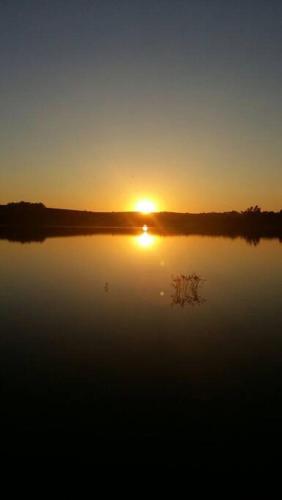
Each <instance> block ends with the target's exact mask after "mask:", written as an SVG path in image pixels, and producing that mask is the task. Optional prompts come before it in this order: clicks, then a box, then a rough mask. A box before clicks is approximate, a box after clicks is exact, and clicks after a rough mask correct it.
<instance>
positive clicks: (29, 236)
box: [0, 202, 282, 243]
mask: <svg viewBox="0 0 282 500" xmlns="http://www.w3.org/2000/svg"><path fill="white" fill-rule="evenodd" d="M144 224H147V225H148V226H149V227H150V228H151V230H152V231H154V232H158V233H160V234H164V235H165V234H207V235H223V236H230V237H236V236H243V237H244V238H246V239H247V240H248V241H250V242H253V243H256V242H257V241H258V240H259V238H260V237H271V238H279V239H280V240H281V239H282V211H280V212H265V211H262V210H261V209H260V208H259V207H258V206H255V207H250V208H248V209H247V210H245V211H243V212H236V211H232V212H223V213H213V212H212V213H199V214H190V213H176V212H158V213H153V214H148V215H144V214H141V213H138V212H90V211H80V210H67V209H58V208H47V207H45V206H44V205H43V204H42V203H27V202H20V203H9V204H7V205H0V237H1V238H8V239H11V240H17V241H43V240H44V239H45V238H46V237H50V236H59V235H68V234H69V235H74V234H93V233H97V232H112V233H117V232H119V233H125V232H132V231H135V230H136V229H137V228H140V227H142V226H143V225H144Z"/></svg>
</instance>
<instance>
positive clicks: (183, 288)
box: [171, 273, 205, 307]
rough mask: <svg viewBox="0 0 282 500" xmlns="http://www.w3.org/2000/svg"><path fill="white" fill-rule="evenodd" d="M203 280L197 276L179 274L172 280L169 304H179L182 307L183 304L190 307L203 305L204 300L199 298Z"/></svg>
mask: <svg viewBox="0 0 282 500" xmlns="http://www.w3.org/2000/svg"><path fill="white" fill-rule="evenodd" d="M204 281H205V280H204V279H203V278H201V277H200V276H199V275H198V274H195V273H194V274H179V275H178V276H176V277H173V278H172V287H173V289H174V290H173V294H172V295H171V299H172V302H171V304H172V305H174V304H179V305H180V306H181V307H184V305H185V304H189V305H191V306H194V305H199V304H203V303H204V302H205V299H204V298H203V297H201V296H200V294H199V288H200V286H202V285H203V283H204Z"/></svg>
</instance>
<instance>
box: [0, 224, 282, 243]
mask: <svg viewBox="0 0 282 500" xmlns="http://www.w3.org/2000/svg"><path fill="white" fill-rule="evenodd" d="M140 229H141V228H140V227H138V226H136V227H69V226H62V227H48V226H47V227H44V226H41V227H33V226H1V225H0V239H2V240H8V241H11V242H19V243H36V242H37V243H43V242H44V241H45V240H46V239H48V238H56V237H68V236H90V235H96V234H109V235H140ZM149 229H150V234H151V235H159V236H164V237H165V236H196V235H198V236H222V237H225V238H231V239H236V238H243V239H244V240H245V241H246V242H247V243H248V244H249V245H253V246H256V245H258V244H259V243H260V241H261V239H277V240H278V241H279V242H280V243H281V242H282V235H280V234H275V233H272V232H271V231H268V232H265V231H263V232H257V231H256V232H254V231H250V232H246V231H244V232H235V233H234V232H232V231H219V230H206V231H205V230H202V229H198V230H196V228H195V229H193V230H191V231H187V230H184V229H181V228H174V229H161V228H154V227H150V228H149Z"/></svg>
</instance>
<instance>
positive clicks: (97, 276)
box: [0, 233, 282, 460]
mask: <svg viewBox="0 0 282 500" xmlns="http://www.w3.org/2000/svg"><path fill="white" fill-rule="evenodd" d="M281 251H282V245H281V243H279V241H278V240H261V241H260V243H259V244H258V245H257V246H254V245H250V244H248V243H247V242H246V241H244V240H242V239H240V238H238V239H235V240H231V239H228V238H221V237H203V236H202V237H201V236H189V237H181V236H177V237H168V236H167V237H159V236H157V235H150V234H146V233H144V234H141V235H139V236H136V235H131V236H125V235H120V236H119V235H117V236H111V235H96V236H84V237H69V238H53V239H48V240H46V241H45V242H44V243H41V244H40V243H29V244H20V243H10V242H8V241H0V276H1V282H0V299H1V301H0V318H1V335H0V370H1V371H0V375H1V420H2V426H1V428H2V441H3V442H5V446H6V448H7V450H11V449H12V451H15V452H21V451H22V452H28V451H29V450H34V449H36V450H37V451H41V452H45V451H47V450H48V449H49V450H50V449H51V450H52V451H53V452H63V451H64V450H68V451H70V450H72V449H74V448H79V449H82V448H85V449H86V448H87V449H88V451H89V449H91V450H92V454H93V456H94V455H95V454H96V455H95V456H96V459H97V460H99V457H101V456H102V454H104V455H109V456H115V458H121V457H122V456H123V455H124V456H125V457H126V456H127V457H128V455H126V454H127V453H129V452H128V450H129V449H130V450H131V451H130V456H129V459H131V458H132V452H135V453H141V450H142V453H143V454H144V453H147V458H148V459H150V457H151V459H152V457H153V456H154V451H155V452H156V450H159V451H160V450H162V451H161V454H162V456H163V451H164V450H165V449H168V448H169V447H173V449H174V451H175V453H176V454H179V455H178V456H180V455H181V454H182V453H184V452H185V453H186V451H187V450H191V447H193V449H198V450H199V449H202V447H205V446H207V447H221V446H226V445H228V443H230V442H237V443H238V442H244V443H245V444H244V446H246V443H247V444H248V443H251V442H252V443H253V442H259V443H261V442H264V443H269V444H271V443H272V444H275V443H276V442H277V439H278V438H280V437H281V436H280V433H281V430H280V429H281V428H282V426H281V424H282V315H281V310H282V308H281V306H282V299H281V297H282V294H281V292H282V259H281V255H282V253H281ZM195 280H196V281H195ZM197 280H198V281H197ZM156 443H157V445H156ZM133 450H134V451H133ZM146 450H147V451H146ZM153 450H154V451H153ZM175 456H176V455H174V457H175ZM123 458H124V457H123ZM158 458H159V457H158ZM156 459H157V458H156ZM169 459H170V460H171V459H172V455H171V454H170V455H169ZM166 460H168V458H166Z"/></svg>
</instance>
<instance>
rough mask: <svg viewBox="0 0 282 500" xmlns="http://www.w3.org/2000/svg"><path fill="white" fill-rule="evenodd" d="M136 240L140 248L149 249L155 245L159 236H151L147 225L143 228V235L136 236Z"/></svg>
mask: <svg viewBox="0 0 282 500" xmlns="http://www.w3.org/2000/svg"><path fill="white" fill-rule="evenodd" d="M134 240H135V243H136V244H137V246H138V247H140V248H144V249H147V248H148V249H149V248H152V247H153V246H154V245H155V243H156V241H157V236H155V235H152V234H150V233H149V232H148V227H147V226H146V225H145V226H143V228H142V233H141V234H139V235H138V236H135V238H134Z"/></svg>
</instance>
